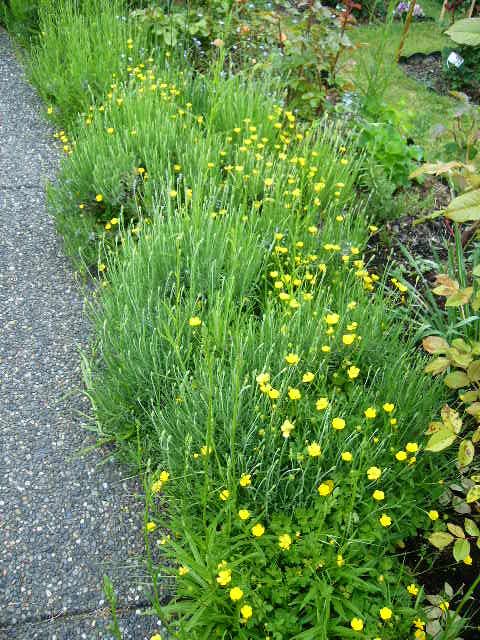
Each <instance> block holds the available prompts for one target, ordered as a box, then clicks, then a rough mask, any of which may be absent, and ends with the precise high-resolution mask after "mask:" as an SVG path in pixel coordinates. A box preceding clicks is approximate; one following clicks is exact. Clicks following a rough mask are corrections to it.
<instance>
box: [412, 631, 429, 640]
mask: <svg viewBox="0 0 480 640" xmlns="http://www.w3.org/2000/svg"><path fill="white" fill-rule="evenodd" d="M413 635H414V637H415V640H426V638H427V634H426V633H425V631H423V630H422V629H417V630H416V631H415V633H414V634H413Z"/></svg>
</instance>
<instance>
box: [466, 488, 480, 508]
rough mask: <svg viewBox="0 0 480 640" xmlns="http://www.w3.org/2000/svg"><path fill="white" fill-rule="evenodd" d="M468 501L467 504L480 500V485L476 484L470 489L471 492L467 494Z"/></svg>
mask: <svg viewBox="0 0 480 640" xmlns="http://www.w3.org/2000/svg"><path fill="white" fill-rule="evenodd" d="M466 500H467V504H470V503H471V502H476V501H477V500H480V484H476V485H475V486H474V487H472V488H471V489H470V491H469V492H468V493H467V499H466Z"/></svg>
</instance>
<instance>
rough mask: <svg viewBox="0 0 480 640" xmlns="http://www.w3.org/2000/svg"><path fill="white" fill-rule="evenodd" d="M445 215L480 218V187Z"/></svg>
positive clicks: (456, 218) (458, 219) (454, 202)
mask: <svg viewBox="0 0 480 640" xmlns="http://www.w3.org/2000/svg"><path fill="white" fill-rule="evenodd" d="M472 20H473V18H472ZM445 216H446V217H447V218H450V220H453V221H454V222H471V221H473V220H480V189H475V190H474V191H467V193H463V194H462V195H461V196H458V197H457V198H454V199H453V200H452V201H451V202H450V204H449V205H448V207H447V210H446V211H445Z"/></svg>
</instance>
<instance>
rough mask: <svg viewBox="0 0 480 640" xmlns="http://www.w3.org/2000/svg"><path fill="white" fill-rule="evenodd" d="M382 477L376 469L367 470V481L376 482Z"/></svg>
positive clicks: (380, 472) (380, 471) (379, 470)
mask: <svg viewBox="0 0 480 640" xmlns="http://www.w3.org/2000/svg"><path fill="white" fill-rule="evenodd" d="M381 475H382V470H381V469H379V468H378V467H370V468H369V469H367V477H368V479H369V480H378V479H379V478H380V476H381Z"/></svg>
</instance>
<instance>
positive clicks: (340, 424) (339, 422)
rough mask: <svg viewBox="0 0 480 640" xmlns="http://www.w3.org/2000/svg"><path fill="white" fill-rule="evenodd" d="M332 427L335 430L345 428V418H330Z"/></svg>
mask: <svg viewBox="0 0 480 640" xmlns="http://www.w3.org/2000/svg"><path fill="white" fill-rule="evenodd" d="M332 427H333V428H334V429H335V430H336V431H341V430H342V429H345V420H344V419H343V418H334V419H333V420H332Z"/></svg>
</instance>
